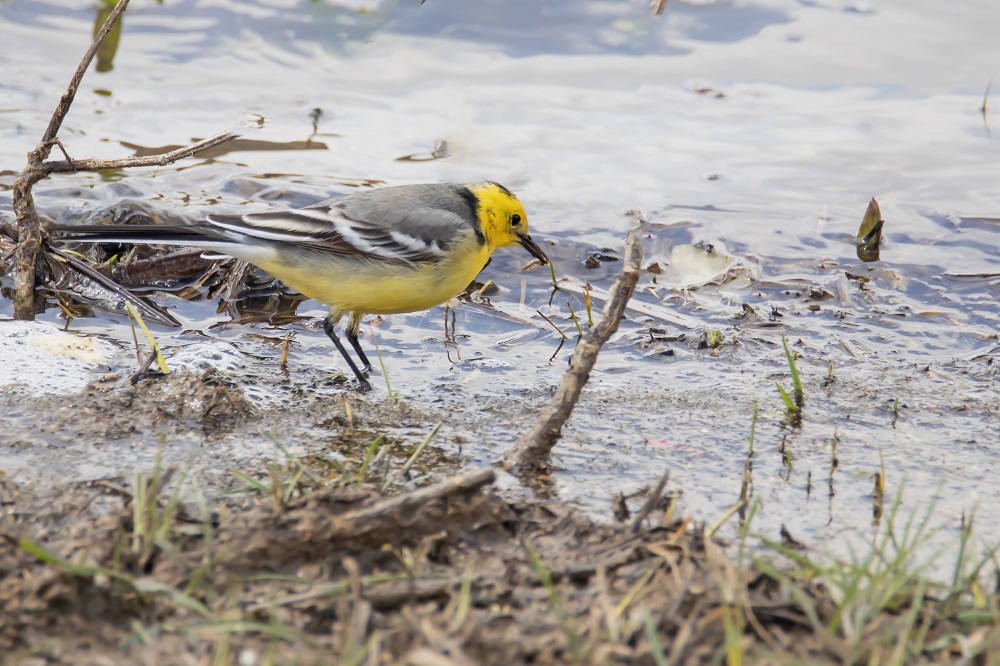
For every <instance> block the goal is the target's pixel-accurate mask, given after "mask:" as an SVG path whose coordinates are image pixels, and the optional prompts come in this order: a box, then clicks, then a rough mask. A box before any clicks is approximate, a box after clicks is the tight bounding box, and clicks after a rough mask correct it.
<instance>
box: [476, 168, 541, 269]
mask: <svg viewBox="0 0 1000 666" xmlns="http://www.w3.org/2000/svg"><path fill="white" fill-rule="evenodd" d="M469 191H471V192H472V194H473V195H474V196H475V197H476V202H477V203H478V207H479V225H480V229H481V230H482V232H483V236H485V238H486V243H487V244H488V245H489V246H490V248H492V249H495V248H498V247H504V246H505V245H520V246H521V247H523V248H524V249H525V250H527V251H528V252H530V253H531V254H532V255H533V256H534V257H535V258H537V259H538V260H539V261H541V262H542V263H543V264H547V263H549V258H548V257H546V256H545V253H544V252H542V248H540V247H538V245H537V244H536V243H535V241H533V240H531V236H529V235H528V214H527V213H525V212H524V206H522V205H521V202H520V201H518V200H517V197H516V196H514V193H513V192H511V191H510V190H508V189H507V188H506V187H504V186H503V185H500V184H499V183H494V182H485V183H478V184H476V185H469Z"/></svg>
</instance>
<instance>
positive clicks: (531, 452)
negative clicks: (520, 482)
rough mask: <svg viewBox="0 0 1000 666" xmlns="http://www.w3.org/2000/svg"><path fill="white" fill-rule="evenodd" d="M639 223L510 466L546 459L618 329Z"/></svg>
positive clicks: (638, 259) (637, 250) (638, 251)
mask: <svg viewBox="0 0 1000 666" xmlns="http://www.w3.org/2000/svg"><path fill="white" fill-rule="evenodd" d="M641 229H642V227H637V228H636V229H633V230H632V231H631V233H629V235H628V239H627V240H626V241H625V256H624V266H623V267H622V272H621V274H619V276H618V278H617V279H616V280H615V283H614V285H613V286H612V287H611V291H610V292H609V294H610V298H608V302H607V304H606V305H605V306H604V312H603V313H602V314H601V319H600V321H598V322H597V323H596V324H595V325H594V327H593V328H591V329H590V330H589V331H587V334H586V335H584V336H583V339H581V340H580V342H579V344H577V346H576V351H574V352H573V358H572V359H571V360H570V362H569V369H567V370H566V374H565V375H563V380H562V384H560V386H559V389H558V390H557V391H556V394H555V396H553V398H552V401H551V402H550V403H549V404H548V406H547V407H546V408H545V409H543V410H542V412H541V414H539V415H538V419H537V420H536V421H535V424H534V426H532V428H531V430H530V431H528V432H527V433H525V434H524V435H523V436H522V437H521V438H520V439H519V440H517V443H516V444H514V446H513V447H511V449H510V450H509V451H507V453H506V454H504V457H503V463H504V464H505V465H507V466H510V467H532V466H536V465H538V464H540V463H541V462H542V461H543V460H545V459H546V458H547V457H548V455H549V453H550V452H551V451H552V447H553V446H555V444H556V440H557V439H559V437H560V435H561V433H562V427H563V424H564V423H566V420H567V419H569V415H570V414H571V413H572V412H573V407H574V406H576V402H577V400H579V398H580V391H581V390H583V385H584V384H586V383H587V380H588V379H589V378H590V371H591V369H593V367H594V363H595V362H596V361H597V354H598V352H600V350H601V347H602V346H603V345H604V343H605V342H607V341H608V339H609V338H610V337H611V336H612V335H614V333H615V331H617V330H618V323H619V321H620V320H621V318H622V313H623V312H624V311H625V306H626V304H628V302H629V299H630V298H632V292H633V291H635V285H636V283H637V282H638V281H639V270H640V265H641V263H642V248H641V247H640V244H639V234H640V232H641Z"/></svg>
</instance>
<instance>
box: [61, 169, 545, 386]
mask: <svg viewBox="0 0 1000 666" xmlns="http://www.w3.org/2000/svg"><path fill="white" fill-rule="evenodd" d="M54 231H58V232H70V233H72V234H73V235H71V236H65V237H63V238H61V240H62V241H65V242H69V241H75V242H80V243H151V244H164V245H193V246H196V247H202V248H205V249H206V250H208V251H211V252H213V253H218V254H220V255H225V256H230V257H236V258H237V259H244V260H246V261H248V262H250V263H251V264H254V265H256V266H259V267H261V268H263V269H264V270H265V271H267V272H268V273H271V274H272V275H274V276H275V277H277V278H279V279H281V280H282V281H283V282H284V283H285V284H287V285H288V286H289V287H292V288H293V289H296V290H298V291H299V292H301V293H302V294H304V295H305V296H308V297H309V298H312V299H315V300H317V301H319V302H321V303H325V304H326V305H328V306H330V314H328V315H327V316H326V318H325V319H324V320H323V330H325V331H326V334H327V335H328V336H329V337H330V339H331V340H332V341H333V344H334V345H336V347H337V349H338V350H339V351H340V353H341V355H342V356H343V357H344V360H345V361H347V365H348V366H350V368H351V371H352V372H353V373H354V376H355V377H357V379H358V383H359V388H360V390H362V391H367V390H370V389H371V385H370V384H369V383H368V380H367V379H366V378H365V375H364V373H362V372H361V371H360V370H359V369H358V366H357V365H356V364H355V363H354V360H353V359H352V358H351V357H350V356H349V355H348V353H347V350H346V349H345V348H344V345H343V344H342V343H341V341H340V338H338V337H337V334H336V333H335V332H334V327H335V326H336V325H337V323H338V322H339V321H340V319H341V317H343V316H344V315H345V314H348V313H350V318H349V319H348V323H347V339H348V341H349V342H350V343H351V346H352V347H353V348H354V351H355V352H357V355H358V357H359V358H360V360H361V363H362V364H363V368H364V370H365V371H366V372H367V371H370V370H371V363H370V362H369V361H368V357H367V356H365V353H364V351H363V350H362V349H361V344H360V343H359V342H358V333H359V329H360V326H361V317H362V316H363V315H365V314H397V313H402V312H414V311H417V310H425V309H427V308H431V307H434V306H435V305H440V304H441V303H444V302H445V301H447V300H448V299H450V298H452V297H453V296H455V295H457V294H459V293H461V292H462V290H463V289H465V288H466V287H467V286H468V285H469V284H470V283H471V282H472V280H473V279H474V278H475V277H476V275H478V274H479V272H480V271H481V270H482V269H483V268H484V267H485V266H486V264H487V262H488V261H489V259H490V255H491V254H493V251H494V250H496V249H497V248H499V247H504V246H506V245H521V246H522V247H524V248H525V249H526V250H527V251H528V252H530V253H531V254H532V255H534V256H535V257H537V258H538V259H539V260H540V261H541V262H542V263H543V264H544V263H547V262H548V258H547V257H546V256H545V253H544V252H543V251H542V249H541V248H540V247H538V245H537V244H536V243H535V242H534V241H533V240H531V236H529V235H528V217H527V214H526V213H525V212H524V206H522V205H521V202H520V201H518V200H517V197H516V196H514V194H513V193H512V192H511V191H510V190H508V189H507V188H506V187H504V186H503V185H499V184H497V183H493V182H483V183H475V184H471V185H456V184H433V185H400V186H397V187H384V188H381V189H375V190H366V191H363V192H358V193H355V194H351V195H347V196H344V197H338V198H334V199H329V200H327V201H323V202H320V203H318V204H313V205H312V206H307V207H305V208H300V209H298V210H285V211H273V212H263V213H247V214H244V215H209V216H208V218H207V220H206V222H203V223H200V224H194V225H186V226H164V225H130V226H122V225H96V226H91V227H75V226H68V227H67V226H59V227H55V228H54Z"/></svg>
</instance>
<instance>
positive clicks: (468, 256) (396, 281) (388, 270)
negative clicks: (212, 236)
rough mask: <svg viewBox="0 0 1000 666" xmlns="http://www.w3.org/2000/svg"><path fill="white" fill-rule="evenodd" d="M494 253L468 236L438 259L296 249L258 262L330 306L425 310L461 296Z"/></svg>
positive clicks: (394, 311) (379, 311)
mask: <svg viewBox="0 0 1000 666" xmlns="http://www.w3.org/2000/svg"><path fill="white" fill-rule="evenodd" d="M490 253H491V251H490V249H489V247H486V246H482V247H480V246H479V245H478V243H476V242H475V241H474V239H472V238H468V239H463V242H461V243H459V244H458V246H457V247H453V248H452V249H451V250H450V251H449V252H448V255H447V256H446V257H445V258H443V259H442V260H440V261H437V262H419V263H412V264H411V263H388V262H381V261H378V260H372V259H358V258H352V257H342V256H335V255H329V254H321V253H316V252H303V251H301V250H293V251H291V252H283V253H282V254H280V255H278V256H276V257H275V258H274V259H273V260H267V261H257V262H255V263H257V265H258V266H260V267H261V268H263V269H264V270H266V271H267V272H268V273H271V274H272V275H274V276H275V277H277V278H279V279H280V280H281V281H283V282H284V283H285V284H287V285H288V286H289V287H291V288H293V289H295V290H297V291H299V292H301V293H302V294H303V295H305V296H308V297H309V298H312V299H314V300H317V301H319V302H321V303H325V304H326V305H329V306H330V308H331V309H332V310H339V311H342V312H360V313H365V314H397V313H402V312H416V311H418V310H426V309H428V308H432V307H434V306H435V305H440V304H441V303H444V302H445V301H447V300H449V299H451V298H453V297H454V296H457V295H458V294H460V293H461V292H462V291H463V290H464V289H465V288H466V287H468V286H469V283H471V282H472V280H473V279H475V277H476V275H478V274H479V272H480V271H481V270H482V269H483V267H484V266H485V265H486V262H487V260H488V259H489V258H490Z"/></svg>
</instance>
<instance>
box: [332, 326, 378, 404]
mask: <svg viewBox="0 0 1000 666" xmlns="http://www.w3.org/2000/svg"><path fill="white" fill-rule="evenodd" d="M333 327H334V319H333V317H332V316H330V317H325V318H324V319H323V330H324V331H326V335H327V337H329V338H330V339H331V340H333V344H334V345H335V346H336V347H337V351H339V352H340V355H341V356H343V357H344V360H345V361H347V365H349V366H350V367H351V372H353V373H354V376H355V377H357V378H358V384H359V387H358V390H360V391H361V392H362V393H364V392H367V391H371V390H372V385H371V384H369V383H368V380H367V379H366V378H365V376H364V375H363V374H361V371H360V370H358V366H357V365H355V363H354V359H352V358H351V357H350V356H349V355H348V353H347V350H346V349H344V343H343V342H341V341H340V338H338V337H337V333H336V332H335V331H334V330H333ZM361 358H362V359H364V360H365V361H366V362H367V359H365V357H364V356H362V357H361Z"/></svg>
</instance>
